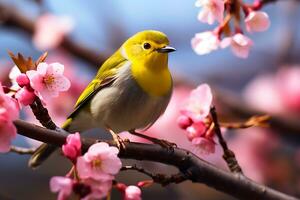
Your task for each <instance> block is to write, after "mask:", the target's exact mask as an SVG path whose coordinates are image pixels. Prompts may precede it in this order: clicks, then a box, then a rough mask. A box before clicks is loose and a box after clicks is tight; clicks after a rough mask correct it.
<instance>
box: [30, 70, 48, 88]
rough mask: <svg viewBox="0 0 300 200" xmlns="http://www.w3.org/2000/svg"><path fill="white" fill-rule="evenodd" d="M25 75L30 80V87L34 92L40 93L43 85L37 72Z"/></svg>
mask: <svg viewBox="0 0 300 200" xmlns="http://www.w3.org/2000/svg"><path fill="white" fill-rule="evenodd" d="M26 75H27V76H28V78H29V80H30V86H31V87H32V88H33V89H34V90H36V91H41V90H43V89H44V88H45V85H44V83H43V77H42V76H41V75H40V74H39V73H38V72H37V71H34V70H30V71H27V72H26Z"/></svg>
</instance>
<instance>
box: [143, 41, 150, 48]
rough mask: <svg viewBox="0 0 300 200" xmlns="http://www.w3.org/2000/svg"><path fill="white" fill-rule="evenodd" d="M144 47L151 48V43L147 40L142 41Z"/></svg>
mask: <svg viewBox="0 0 300 200" xmlns="http://www.w3.org/2000/svg"><path fill="white" fill-rule="evenodd" d="M143 47H144V49H150V48H151V44H149V43H148V42H146V43H144V45H143Z"/></svg>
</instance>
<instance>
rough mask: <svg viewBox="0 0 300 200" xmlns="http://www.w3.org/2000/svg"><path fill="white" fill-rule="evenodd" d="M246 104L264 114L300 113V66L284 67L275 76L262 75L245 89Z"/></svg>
mask: <svg viewBox="0 0 300 200" xmlns="http://www.w3.org/2000/svg"><path fill="white" fill-rule="evenodd" d="M258 96H259V97H260V98H257V97H258ZM244 98H245V100H246V102H247V103H248V104H249V105H250V106H252V107H254V108H256V109H259V110H261V111H263V112H267V113H272V114H277V115H284V114H291V113H292V114H296V115H297V114H298V113H299V112H300V66H298V65H292V66H283V67H281V68H280V69H279V70H278V71H277V72H276V73H275V74H260V75H259V76H257V77H256V78H255V79H253V80H252V81H251V82H250V83H249V84H248V85H247V86H246V88H245V91H244Z"/></svg>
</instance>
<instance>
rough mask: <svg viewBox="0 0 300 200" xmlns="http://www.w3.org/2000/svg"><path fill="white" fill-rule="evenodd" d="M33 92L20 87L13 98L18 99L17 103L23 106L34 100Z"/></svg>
mask: <svg viewBox="0 0 300 200" xmlns="http://www.w3.org/2000/svg"><path fill="white" fill-rule="evenodd" d="M35 97H36V96H35V94H34V92H33V91H30V90H28V89H27V87H23V88H21V89H20V90H19V91H18V92H17V93H16V94H15V98H16V99H17V100H18V101H19V103H20V104H21V105H23V106H28V105H30V104H32V103H33V101H34V100H35Z"/></svg>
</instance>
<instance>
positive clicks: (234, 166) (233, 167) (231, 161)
mask: <svg viewBox="0 0 300 200" xmlns="http://www.w3.org/2000/svg"><path fill="white" fill-rule="evenodd" d="M210 114H211V117H212V120H213V123H214V125H215V126H214V130H215V133H216V135H217V137H218V140H219V143H220V145H221V147H222V149H223V153H224V154H223V158H224V160H225V161H226V163H227V165H228V167H229V169H230V171H231V172H234V173H241V174H242V173H243V172H242V168H241V167H240V165H239V163H238V161H237V159H236V157H235V155H234V153H233V151H231V150H230V149H229V148H228V146H227V143H226V141H225V139H224V138H223V136H222V132H221V129H220V125H219V121H218V117H217V112H216V108H215V107H214V106H213V107H211V109H210Z"/></svg>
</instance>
